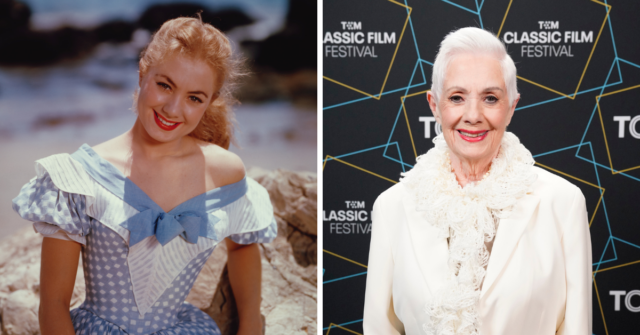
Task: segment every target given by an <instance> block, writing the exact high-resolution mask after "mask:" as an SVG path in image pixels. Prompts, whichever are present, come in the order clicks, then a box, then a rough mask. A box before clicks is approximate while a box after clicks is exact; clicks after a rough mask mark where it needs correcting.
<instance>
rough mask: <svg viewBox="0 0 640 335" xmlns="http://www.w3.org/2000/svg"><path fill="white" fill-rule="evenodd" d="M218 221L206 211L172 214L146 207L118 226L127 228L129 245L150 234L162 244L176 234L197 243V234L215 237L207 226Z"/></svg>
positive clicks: (218, 219)
mask: <svg viewBox="0 0 640 335" xmlns="http://www.w3.org/2000/svg"><path fill="white" fill-rule="evenodd" d="M218 221H220V218H218V217H216V216H214V215H212V214H208V213H197V212H192V211H189V212H183V213H179V214H176V215H172V214H168V213H164V212H159V211H157V210H154V209H147V210H144V211H142V212H140V213H138V214H136V215H134V216H132V217H130V218H129V219H127V220H126V221H124V222H122V223H121V224H120V226H122V227H124V228H127V229H128V230H129V246H130V247H131V246H133V245H135V244H136V243H138V242H140V241H142V240H144V239H145V238H147V237H149V236H151V235H155V236H156V239H157V240H158V242H160V244H162V246H164V245H165V244H167V243H169V241H171V240H172V239H174V238H175V237H176V236H180V237H182V238H183V239H184V240H185V241H187V242H189V243H197V242H198V236H206V237H209V238H212V239H216V236H215V232H214V231H213V229H208V228H210V227H213V225H212V224H215V223H216V222H218ZM209 224H211V225H209Z"/></svg>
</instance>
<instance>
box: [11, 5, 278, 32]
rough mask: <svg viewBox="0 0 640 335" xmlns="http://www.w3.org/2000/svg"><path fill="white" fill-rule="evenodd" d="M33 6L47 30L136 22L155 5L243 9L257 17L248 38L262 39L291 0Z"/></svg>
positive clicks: (37, 25) (36, 20)
mask: <svg viewBox="0 0 640 335" xmlns="http://www.w3.org/2000/svg"><path fill="white" fill-rule="evenodd" d="M21 1H22V2H24V3H26V4H28V5H29V7H31V10H32V12H33V15H32V19H31V26H32V28H33V29H38V30H47V29H53V28H57V27H60V26H63V25H69V26H75V27H93V26H96V25H98V24H100V23H102V22H105V21H108V20H113V19H123V20H129V21H134V20H136V19H138V17H139V16H140V14H142V12H143V11H144V10H145V9H147V8H148V7H149V6H151V5H155V4H168V3H197V4H202V5H203V6H205V7H207V8H209V9H211V10H216V9H223V8H229V7H233V8H239V9H242V10H244V11H245V12H246V13H247V14H248V15H249V16H251V17H253V18H254V19H256V20H257V22H256V23H255V24H253V25H251V26H250V27H247V28H240V29H242V30H248V31H247V32H245V34H246V36H245V37H246V38H250V39H254V40H261V39H263V38H265V37H267V36H269V35H271V34H272V33H274V32H276V31H278V30H280V29H281V28H282V26H283V23H284V19H285V16H286V14H287V10H288V7H289V2H288V1H287V0H214V1H212V0H108V1H104V0H54V1H52V0H21Z"/></svg>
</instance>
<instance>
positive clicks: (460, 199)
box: [401, 132, 537, 335]
mask: <svg viewBox="0 0 640 335" xmlns="http://www.w3.org/2000/svg"><path fill="white" fill-rule="evenodd" d="M433 143H434V144H435V147H434V148H433V149H431V150H429V151H428V152H427V153H426V154H424V155H422V156H420V157H418V159H417V163H416V165H415V167H414V168H413V169H412V170H411V171H409V172H407V173H404V174H403V178H402V179H401V182H402V183H403V184H404V185H406V186H407V187H408V188H409V189H411V190H412V191H413V192H414V194H415V199H416V202H417V206H416V209H417V210H418V211H425V212H426V213H425V214H426V218H427V221H428V222H429V223H430V224H431V225H433V226H434V227H436V228H438V229H439V230H440V232H441V237H446V238H448V239H449V261H448V265H449V273H448V274H447V278H448V280H447V283H446V284H445V285H444V287H442V288H440V289H439V290H437V291H436V292H434V293H433V295H432V297H431V298H430V299H429V300H428V301H427V304H426V306H425V312H426V313H427V316H428V318H427V320H428V321H427V323H425V324H424V325H423V329H424V330H425V332H426V333H427V334H429V335H453V334H476V335H477V334H479V329H480V320H479V317H478V308H477V305H478V301H479V299H480V288H481V285H482V281H483V280H484V276H485V272H486V270H485V268H486V266H487V263H488V261H489V252H488V250H487V248H486V246H485V242H490V241H492V240H493V238H494V236H495V233H496V229H497V225H498V223H499V220H500V219H502V218H506V217H508V216H509V215H510V214H511V211H512V209H513V206H514V205H515V203H516V202H517V201H518V199H520V198H521V197H522V196H524V195H525V194H526V193H527V191H528V190H529V189H530V187H531V185H532V184H533V183H534V182H535V181H536V178H537V175H536V174H535V172H534V171H533V169H532V168H531V167H532V166H533V164H534V160H533V157H532V156H531V153H530V152H529V150H527V149H526V148H525V147H524V146H523V145H522V144H520V141H519V140H518V138H517V137H516V136H515V135H514V134H513V133H510V132H505V134H504V136H503V139H502V143H501V147H500V150H499V152H498V155H497V156H496V158H494V159H493V161H492V163H491V169H490V171H489V174H488V175H486V176H485V178H484V179H483V180H482V181H480V182H477V183H469V184H467V185H466V186H465V187H464V188H462V187H460V185H459V184H458V181H457V180H456V177H455V174H454V173H453V172H452V168H451V161H450V160H449V156H448V151H449V148H448V147H447V143H446V142H445V140H444V137H443V136H442V135H439V136H437V137H436V138H434V139H433ZM424 256H425V257H428V255H424Z"/></svg>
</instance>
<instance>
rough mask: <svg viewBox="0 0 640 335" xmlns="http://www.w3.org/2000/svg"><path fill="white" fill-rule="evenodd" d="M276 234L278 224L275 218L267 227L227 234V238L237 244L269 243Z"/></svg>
mask: <svg viewBox="0 0 640 335" xmlns="http://www.w3.org/2000/svg"><path fill="white" fill-rule="evenodd" d="M277 235H278V224H277V223H276V221H275V220H273V221H272V222H271V224H270V225H269V227H267V228H264V229H261V230H258V231H251V232H247V233H241V234H233V235H229V238H230V239H231V240H232V241H233V242H236V243H239V244H251V243H269V242H271V241H273V239H275V238H276V236H277Z"/></svg>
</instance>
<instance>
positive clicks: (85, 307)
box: [13, 145, 277, 335]
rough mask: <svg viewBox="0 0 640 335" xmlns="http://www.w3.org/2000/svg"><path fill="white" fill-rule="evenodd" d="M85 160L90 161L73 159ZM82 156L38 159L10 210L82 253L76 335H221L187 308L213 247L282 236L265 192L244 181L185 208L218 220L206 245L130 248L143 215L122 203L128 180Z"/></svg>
mask: <svg viewBox="0 0 640 335" xmlns="http://www.w3.org/2000/svg"><path fill="white" fill-rule="evenodd" d="M82 148H84V149H82ZM83 150H84V151H83ZM83 152H84V153H86V154H87V155H85V156H86V157H84V156H82V155H76V154H77V153H83ZM76 154H74V156H73V157H72V156H71V155H68V154H59V155H53V156H50V157H47V158H44V159H41V160H38V161H37V164H36V172H37V177H36V178H34V179H32V180H31V181H30V182H29V183H27V184H26V185H25V186H24V187H23V188H22V190H21V191H20V194H19V195H18V196H17V197H16V198H15V199H13V209H14V210H15V211H16V212H18V213H19V214H20V216H21V217H22V218H24V219H27V220H29V221H33V222H34V229H36V231H38V232H40V233H41V234H43V235H45V236H48V235H53V234H55V233H57V232H58V231H60V230H62V231H64V233H66V235H68V237H69V238H70V239H72V240H74V241H76V242H79V243H81V244H82V259H83V270H84V277H85V284H86V299H85V301H84V302H83V303H82V304H81V305H80V306H79V307H78V308H76V309H73V310H72V311H70V317H71V320H72V323H73V326H74V329H75V331H76V334H88V335H89V334H91V335H93V334H96V335H97V334H110V335H115V334H117V335H124V334H140V335H148V334H163V335H164V334H220V329H219V328H218V326H217V325H216V324H215V322H214V321H213V320H212V319H211V317H209V316H208V315H207V314H206V313H204V312H202V311H201V310H199V309H198V308H196V307H194V306H192V305H190V304H188V303H186V302H185V299H186V297H187V295H188V293H189V291H190V290H191V288H192V287H193V284H194V282H195V280H196V278H197V276H198V274H199V273H200V271H201V270H202V268H203V266H204V264H205V263H206V261H207V259H208V258H209V256H210V255H211V253H212V252H213V249H214V248H215V245H216V244H217V243H219V240H217V238H220V241H221V240H222V238H224V237H226V236H228V237H230V238H231V239H232V240H233V241H235V242H236V243H241V244H250V243H268V242H270V241H272V240H273V239H274V238H275V237H276V235H277V223H276V221H275V219H274V217H273V208H272V207H271V202H270V200H269V195H268V192H267V191H266V190H265V189H264V188H263V187H262V186H261V185H259V184H258V183H257V182H255V181H254V180H252V179H247V180H246V185H247V187H246V188H243V187H244V186H242V185H245V184H243V183H244V180H243V183H238V184H237V186H238V185H239V186H238V187H231V188H224V187H223V188H219V189H216V190H211V191H209V192H207V193H205V194H203V195H202V196H199V197H195V198H193V199H194V200H193V201H196V202H193V201H192V203H190V204H187V203H184V204H182V205H181V206H193V207H194V208H196V207H197V208H200V207H199V206H200V204H201V203H202V206H201V207H202V208H205V209H206V211H207V213H214V214H213V215H218V216H219V217H220V219H221V220H220V221H219V222H218V221H216V222H213V223H212V225H213V224H215V226H211V227H205V228H208V229H216V232H217V233H219V234H217V236H218V237H217V238H216V239H212V238H209V237H202V236H200V237H199V239H198V242H197V244H188V242H186V241H184V240H183V239H181V238H180V237H178V238H177V239H173V240H172V241H170V242H169V243H167V244H166V245H160V244H159V242H158V241H157V240H156V239H155V237H154V236H150V237H148V238H147V239H145V240H143V241H141V242H140V243H139V244H136V245H134V246H132V247H131V248H130V246H129V231H128V230H127V229H126V228H123V227H122V226H121V222H124V221H123V220H127V218H129V217H132V216H134V215H136V214H137V213H138V212H140V211H141V209H138V208H136V207H133V205H132V204H131V202H130V201H132V200H131V198H128V199H129V202H127V201H125V195H129V196H130V197H131V193H126V194H125V189H124V187H125V186H126V183H125V181H126V180H125V179H124V178H125V177H123V176H121V175H120V176H119V175H118V173H119V172H118V171H115V170H114V169H115V168H112V169H110V165H109V163H108V162H106V161H101V158H99V157H98V156H97V155H95V153H93V152H92V151H91V149H90V147H88V146H86V145H83V147H81V149H79V150H78V152H76ZM83 157H84V158H83ZM78 159H79V160H78ZM111 170H113V171H111ZM89 172H91V173H89ZM118 182H121V183H120V184H118ZM109 185H110V186H109ZM118 185H120V186H122V189H118V188H117V186H118ZM237 190H244V191H243V192H245V193H243V194H236V193H234V192H237ZM129 191H130V190H129ZM133 195H134V196H135V193H133ZM234 197H237V198H234ZM143 198H144V197H143ZM231 199H235V200H231ZM138 200H139V199H138ZM142 200H145V199H142ZM147 200H149V199H147ZM149 201H151V200H149ZM190 201H191V200H190ZM167 255H169V256H170V257H165V256H167ZM147 256H149V257H147ZM152 256H153V257H152ZM156 256H157V257H156ZM130 265H131V267H130ZM132 278H133V279H132ZM134 287H135V290H134ZM134 292H135V293H134ZM140 306H142V307H140ZM139 307H140V308H139Z"/></svg>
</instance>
